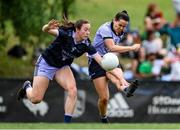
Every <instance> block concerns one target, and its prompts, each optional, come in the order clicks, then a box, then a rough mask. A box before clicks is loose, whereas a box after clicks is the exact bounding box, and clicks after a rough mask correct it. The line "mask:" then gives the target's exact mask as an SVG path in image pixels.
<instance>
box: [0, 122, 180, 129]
mask: <svg viewBox="0 0 180 130" xmlns="http://www.w3.org/2000/svg"><path fill="white" fill-rule="evenodd" d="M0 129H69V130H70V129H77V130H78V129H79V130H80V129H81V130H82V129H101V130H102V129H107V130H108V129H120V130H122V129H131V130H133V129H136V130H138V129H139V130H140V129H151V130H155V129H162V130H170V129H180V123H179V124H178V123H177V124H176V123H168V124H167V123H150V124H149V123H148V124H147V123H112V124H100V123H99V124H98V123H74V124H63V123H0Z"/></svg>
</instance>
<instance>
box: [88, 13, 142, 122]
mask: <svg viewBox="0 0 180 130" xmlns="http://www.w3.org/2000/svg"><path fill="white" fill-rule="evenodd" d="M128 22H129V16H128V13H127V11H122V12H118V13H117V14H116V15H115V17H114V18H113V20H112V22H106V23H104V24H103V25H101V26H100V27H99V29H98V30H97V32H96V35H95V38H94V41H93V46H94V47H95V48H96V50H97V52H98V53H99V54H100V55H101V56H103V55H104V54H106V53H108V52H115V53H123V52H128V51H137V50H138V49H139V48H140V44H134V45H132V46H121V40H122V38H123V37H124V35H125V29H126V27H127V25H128ZM89 74H90V76H91V79H92V80H93V83H94V86H95V88H96V91H97V94H98V96H99V99H98V109H99V114H100V116H101V121H102V122H103V123H107V122H108V119H107V105H108V101H109V88H108V80H111V81H112V83H114V84H115V85H116V87H117V89H118V90H120V91H123V92H125V94H126V96H127V97H130V96H132V95H133V93H134V91H135V89H136V88H137V81H136V80H135V81H134V82H132V83H131V84H130V83H128V82H127V81H126V80H125V79H124V77H123V72H122V69H121V68H120V67H117V68H115V69H113V70H112V71H110V72H106V71H105V70H104V69H103V68H102V67H101V66H100V65H99V64H98V63H97V62H96V61H95V60H94V59H92V58H90V59H89Z"/></svg>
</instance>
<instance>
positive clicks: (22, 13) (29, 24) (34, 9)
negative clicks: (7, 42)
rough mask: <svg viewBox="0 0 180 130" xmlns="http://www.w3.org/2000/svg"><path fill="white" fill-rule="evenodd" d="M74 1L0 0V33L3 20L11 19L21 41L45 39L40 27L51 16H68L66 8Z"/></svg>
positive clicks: (2, 30)
mask: <svg viewBox="0 0 180 130" xmlns="http://www.w3.org/2000/svg"><path fill="white" fill-rule="evenodd" d="M74 1H75V0H61V1H60V0H35V1H32V0H0V30H1V31H0V35H5V31H6V30H5V22H6V21H8V20H11V21H12V22H11V23H12V26H13V27H14V28H15V35H16V36H18V37H19V38H20V41H21V42H33V41H34V42H42V41H45V40H46V37H45V35H44V34H43V33H41V27H42V26H43V25H44V24H45V23H47V22H48V21H49V20H50V19H52V18H55V19H60V18H61V14H65V15H66V17H68V16H67V15H68V10H69V9H68V8H69V7H70V5H71V4H72V3H73V2H74ZM61 9H62V10H61ZM1 38H2V37H1ZM34 39H35V40H34Z"/></svg>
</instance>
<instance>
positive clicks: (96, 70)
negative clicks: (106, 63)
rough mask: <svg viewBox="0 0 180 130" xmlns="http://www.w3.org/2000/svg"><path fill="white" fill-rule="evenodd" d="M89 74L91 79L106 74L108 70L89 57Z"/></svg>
mask: <svg viewBox="0 0 180 130" xmlns="http://www.w3.org/2000/svg"><path fill="white" fill-rule="evenodd" d="M88 64H89V75H90V77H91V79H92V80H93V79H96V78H99V77H103V76H106V71H105V70H104V69H103V68H102V67H101V66H100V65H99V64H98V63H97V62H96V61H95V60H94V59H92V58H89V63H88Z"/></svg>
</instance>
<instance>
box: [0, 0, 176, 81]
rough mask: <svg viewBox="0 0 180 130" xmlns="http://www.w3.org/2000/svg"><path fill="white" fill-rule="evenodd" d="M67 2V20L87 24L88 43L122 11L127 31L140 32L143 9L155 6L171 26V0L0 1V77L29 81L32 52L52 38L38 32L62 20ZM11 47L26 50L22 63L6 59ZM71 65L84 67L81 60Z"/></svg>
mask: <svg viewBox="0 0 180 130" xmlns="http://www.w3.org/2000/svg"><path fill="white" fill-rule="evenodd" d="M64 1H66V2H68V5H69V6H68V13H69V19H70V20H71V21H75V20H77V19H79V18H86V19H88V20H90V22H91V26H92V30H91V40H93V37H94V35H95V32H96V30H97V28H98V27H99V26H100V25H101V24H102V23H104V22H106V21H111V19H112V18H113V16H114V15H115V14H116V13H117V12H118V11H122V10H124V9H125V10H127V11H128V13H129V15H130V20H131V22H130V24H131V29H138V30H140V32H143V28H144V27H143V19H144V15H145V12H146V8H147V5H148V4H149V3H151V2H154V3H156V4H157V5H158V6H159V9H160V10H162V11H163V13H164V17H165V19H167V20H168V21H169V22H172V21H173V19H174V15H175V13H174V10H173V7H172V1H171V0H155V1H153V0H34V1H32V0H6V1H5V0H0V77H20V78H21V77H32V73H33V69H34V66H33V61H32V55H33V53H34V50H35V48H37V47H44V48H45V47H46V46H47V45H48V44H49V43H50V42H51V40H53V37H52V36H50V35H48V34H45V33H43V32H42V31H41V28H42V26H43V25H44V24H46V23H47V22H48V21H49V20H50V19H52V18H54V19H58V20H61V19H62V10H63V7H62V5H63V2H64ZM15 44H21V45H22V46H23V47H25V48H26V50H27V52H28V55H27V56H26V57H23V58H22V59H15V58H12V57H8V56H7V51H8V50H9V49H10V48H11V47H12V46H14V45H15ZM75 62H77V63H78V64H80V65H81V66H85V65H87V59H86V58H85V56H82V57H81V58H79V59H76V60H75Z"/></svg>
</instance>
